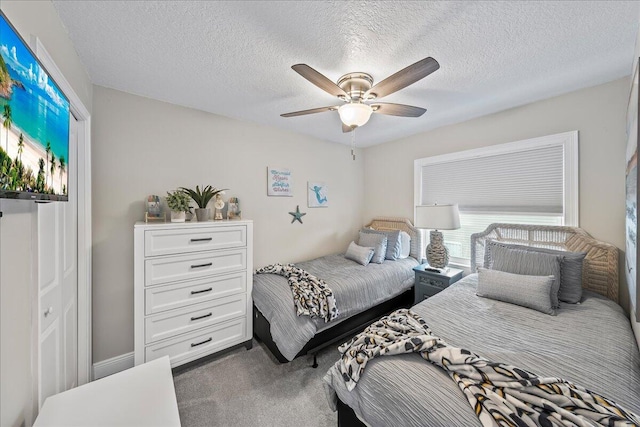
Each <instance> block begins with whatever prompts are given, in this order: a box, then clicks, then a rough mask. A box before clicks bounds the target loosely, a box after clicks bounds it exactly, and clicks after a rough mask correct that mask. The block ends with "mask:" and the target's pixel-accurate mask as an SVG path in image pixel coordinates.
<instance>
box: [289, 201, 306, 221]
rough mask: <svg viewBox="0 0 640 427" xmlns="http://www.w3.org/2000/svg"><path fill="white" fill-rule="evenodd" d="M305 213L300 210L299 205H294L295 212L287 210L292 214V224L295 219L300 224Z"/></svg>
mask: <svg viewBox="0 0 640 427" xmlns="http://www.w3.org/2000/svg"><path fill="white" fill-rule="evenodd" d="M306 214H307V213H306V212H305V213H302V212H300V205H298V206H296V211H295V212H289V215H291V216H293V219H292V220H291V224H293V223H294V222H295V221H298V222H300V224H302V217H303V216H305V215H306Z"/></svg>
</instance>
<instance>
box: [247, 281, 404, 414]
mask: <svg viewBox="0 0 640 427" xmlns="http://www.w3.org/2000/svg"><path fill="white" fill-rule="evenodd" d="M413 299H414V292H413V287H411V288H410V289H409V290H407V291H405V292H404V293H402V294H400V295H398V296H396V297H394V298H392V299H390V300H387V301H385V302H383V303H382V304H379V305H376V306H375V307H371V308H370V309H368V310H365V311H363V312H362V313H359V314H356V315H354V316H351V317H350V318H348V319H346V320H343V321H342V322H340V323H338V324H337V325H336V326H334V327H332V328H329V329H325V330H324V331H322V332H320V333H318V334H316V335H315V336H314V337H313V338H311V340H309V342H308V343H307V344H306V345H305V346H304V347H303V348H302V350H300V352H299V353H298V354H297V355H296V357H299V356H303V355H305V354H310V355H312V356H313V365H312V367H314V368H317V367H318V362H317V358H316V356H317V353H318V352H319V351H320V350H322V349H323V348H325V347H327V346H329V345H331V344H334V343H336V342H338V341H340V340H343V339H345V338H346V337H349V336H351V335H354V334H355V333H356V332H358V331H361V330H362V329H364V328H365V327H366V326H368V325H369V324H371V323H373V322H374V321H376V320H378V319H379V318H381V317H382V316H384V315H386V314H389V313H391V312H392V311H393V310H396V309H398V308H408V307H411V306H412V305H413ZM253 334H254V335H255V336H256V337H257V338H258V339H259V340H260V341H262V342H263V343H265V345H266V346H267V348H268V349H269V350H270V351H271V353H272V354H273V355H274V356H275V358H276V359H278V361H279V362H280V363H288V362H289V361H288V360H287V359H286V358H285V357H284V356H283V355H282V353H280V350H278V347H277V346H276V344H275V343H274V342H273V338H272V337H271V326H270V324H269V321H268V320H267V319H266V318H265V317H264V316H263V315H262V313H261V312H260V310H258V309H257V308H256V306H255V305H254V306H253ZM345 425H347V424H345Z"/></svg>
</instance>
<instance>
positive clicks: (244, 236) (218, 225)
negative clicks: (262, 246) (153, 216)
mask: <svg viewBox="0 0 640 427" xmlns="http://www.w3.org/2000/svg"><path fill="white" fill-rule="evenodd" d="M252 280H253V222H252V221H247V220H233V221H220V222H201V223H197V222H194V223H189V222H187V223H161V224H158V223H155V224H149V223H144V222H138V223H136V224H135V227H134V307H135V308H134V311H135V319H134V321H135V364H136V365H139V364H141V363H145V362H148V361H150V360H154V359H157V358H159V357H163V356H169V358H170V360H171V367H174V368H175V367H176V366H179V365H182V364H184V363H187V362H191V361H193V360H196V359H198V358H200V357H203V356H206V355H209V354H212V353H215V352H217V351H220V350H222V349H225V348H228V347H231V346H234V345H237V344H244V345H245V346H246V347H247V349H249V348H251V338H252V331H253V324H252V320H253V318H252V300H251V287H252Z"/></svg>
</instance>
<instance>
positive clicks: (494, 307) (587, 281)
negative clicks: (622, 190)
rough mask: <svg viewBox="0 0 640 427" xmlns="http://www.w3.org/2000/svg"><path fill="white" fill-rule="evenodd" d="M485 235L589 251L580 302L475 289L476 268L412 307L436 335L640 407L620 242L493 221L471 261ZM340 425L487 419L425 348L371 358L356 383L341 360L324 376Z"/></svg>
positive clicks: (639, 361) (475, 240)
mask: <svg viewBox="0 0 640 427" xmlns="http://www.w3.org/2000/svg"><path fill="white" fill-rule="evenodd" d="M486 240H498V241H502V242H506V243H516V244H520V245H523V244H524V245H529V246H538V247H543V248H552V249H562V250H567V251H574V252H586V253H587V255H586V258H585V260H584V267H583V277H582V278H583V289H584V292H583V296H582V300H581V303H580V304H567V303H561V306H560V309H559V310H558V311H557V315H556V316H550V315H548V314H544V313H541V312H539V311H536V310H532V309H529V308H524V307H521V306H518V305H514V304H509V303H505V302H501V301H496V300H493V299H487V298H480V297H478V296H477V295H476V286H477V282H478V276H477V274H471V275H469V276H467V277H465V278H464V279H462V280H461V281H459V282H457V283H456V284H454V285H452V286H450V287H449V288H448V289H446V290H445V291H443V292H441V293H439V294H437V295H435V296H433V297H431V298H429V299H427V300H425V301H423V302H421V303H419V304H417V305H416V306H414V307H412V309H411V310H412V311H414V312H415V313H417V314H418V315H419V316H421V317H422V318H423V319H425V320H426V322H427V324H428V325H429V326H430V328H431V330H432V331H433V334H434V335H437V336H439V337H440V338H442V339H444V340H445V341H446V342H447V343H449V344H450V345H453V346H458V347H462V348H465V349H469V350H471V351H473V352H475V353H477V354H479V355H481V356H483V357H486V358H487V359H489V360H492V361H499V362H503V363H508V364H512V365H515V366H517V367H520V368H523V369H526V370H528V371H530V372H533V373H536V374H538V375H542V376H545V377H559V378H563V379H567V380H569V381H572V382H574V383H576V384H578V385H581V386H583V387H586V388H587V389H590V390H593V391H595V392H597V393H599V394H601V395H603V396H606V397H608V398H610V399H613V400H614V401H615V402H617V403H618V404H620V405H622V406H623V407H625V408H626V409H627V410H629V411H632V412H635V413H636V414H638V413H640V356H639V354H638V348H637V345H636V342H635V339H634V337H633V334H632V332H631V328H630V326H629V320H628V319H627V317H626V316H625V314H624V312H623V310H622V309H621V308H620V306H619V305H618V304H617V295H618V294H617V292H618V262H617V260H618V249H617V248H615V247H614V246H612V245H609V244H606V243H602V242H598V241H596V240H594V239H592V238H591V237H589V236H588V235H587V234H586V233H585V232H584V231H582V230H580V229H576V228H570V227H545V226H535V227H534V226H522V225H506V224H493V225H492V226H490V227H489V229H487V231H485V232H484V233H480V234H477V235H474V236H473V237H472V248H473V251H472V252H473V258H472V270H475V269H476V267H478V266H482V264H483V263H482V259H483V255H484V247H485V241H486ZM325 387H326V391H327V395H328V397H329V400H330V403H331V404H332V405H333V406H334V408H337V410H338V425H339V426H358V425H369V426H392V425H397V426H452V425H464V426H474V425H481V423H480V421H479V420H478V418H477V416H476V415H475V413H474V412H473V410H472V409H471V407H470V406H469V403H468V401H467V399H466V398H465V397H464V395H463V393H462V392H461V390H460V389H459V388H458V386H457V384H456V383H455V382H454V381H452V379H451V378H450V377H449V376H448V375H447V374H446V373H445V372H444V371H443V370H442V369H440V368H438V367H436V366H434V365H432V364H431V363H429V362H428V361H426V360H424V359H422V358H421V357H420V356H419V355H418V354H416V353H412V354H404V355H398V356H387V357H384V356H383V357H378V358H374V359H372V360H369V363H368V364H367V366H366V372H365V373H364V375H363V376H362V377H361V378H360V381H359V382H358V385H357V387H356V388H355V389H353V390H352V391H347V389H346V386H345V382H344V380H343V378H342V377H341V374H340V372H339V370H338V368H337V367H336V366H334V367H332V368H331V369H330V370H329V372H328V373H327V375H326V376H325Z"/></svg>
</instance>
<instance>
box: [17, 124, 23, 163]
mask: <svg viewBox="0 0 640 427" xmlns="http://www.w3.org/2000/svg"><path fill="white" fill-rule="evenodd" d="M22 150H24V135H23V134H22V132H20V138H18V157H19V158H20V163H22Z"/></svg>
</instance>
